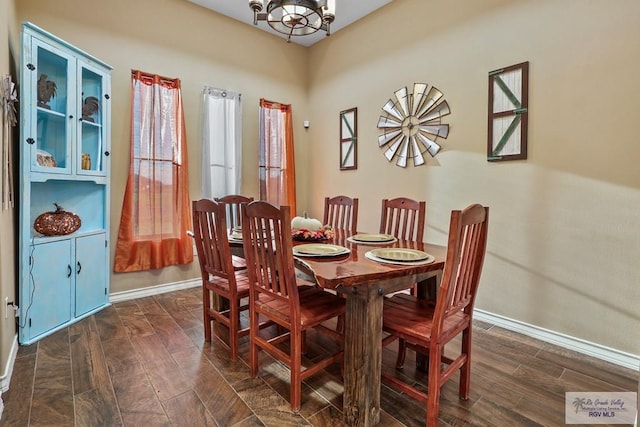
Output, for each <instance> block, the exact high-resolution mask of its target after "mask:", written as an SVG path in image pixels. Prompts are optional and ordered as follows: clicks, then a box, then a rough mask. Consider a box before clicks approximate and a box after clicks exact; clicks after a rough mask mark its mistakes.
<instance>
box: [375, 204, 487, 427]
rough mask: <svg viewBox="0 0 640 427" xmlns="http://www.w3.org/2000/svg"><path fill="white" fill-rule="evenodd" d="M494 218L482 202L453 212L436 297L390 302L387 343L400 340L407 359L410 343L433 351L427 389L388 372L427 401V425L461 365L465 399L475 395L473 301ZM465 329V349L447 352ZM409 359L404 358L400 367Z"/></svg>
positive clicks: (390, 380)
mask: <svg viewBox="0 0 640 427" xmlns="http://www.w3.org/2000/svg"><path fill="white" fill-rule="evenodd" d="M488 220H489V208H488V207H484V206H481V205H478V204H474V205H470V206H468V207H467V208H465V209H464V210H462V211H459V210H456V211H452V212H451V220H450V224H449V239H448V244H447V255H446V258H445V264H444V270H443V273H442V281H441V283H440V287H439V289H438V295H437V298H436V301H435V302H433V301H427V300H420V299H418V298H416V297H414V296H412V295H407V294H396V295H394V296H393V297H391V298H388V299H385V301H384V309H383V325H382V329H383V331H384V332H386V333H388V334H389V335H388V336H386V337H385V338H384V339H383V341H382V344H383V346H386V345H389V344H390V343H391V342H393V341H395V340H396V339H398V340H399V345H398V358H399V359H404V355H405V347H409V348H411V349H413V350H415V351H417V352H419V353H421V354H424V355H427V356H428V358H429V370H428V374H427V375H428V379H427V391H426V392H424V391H422V390H420V389H418V388H416V387H415V386H413V385H411V384H408V383H405V382H404V381H402V379H401V378H400V377H399V376H392V375H389V374H385V373H383V374H382V380H383V382H385V383H387V384H389V385H391V386H393V387H394V388H396V389H398V390H399V391H401V392H403V393H405V394H407V395H408V396H411V397H413V398H414V399H416V400H419V401H421V402H423V403H426V406H427V427H435V426H437V424H438V412H439V402H440V388H441V387H442V386H443V385H444V383H445V382H446V381H447V380H448V379H449V378H450V377H451V376H452V375H453V374H455V372H456V371H457V370H460V385H459V390H458V394H459V396H460V398H461V399H463V400H467V399H468V398H469V387H470V377H471V349H472V348H471V347H472V340H471V333H472V321H473V306H474V303H475V298H476V293H477V291H478V282H479V280H480V273H481V271H482V266H483V263H484V256H485V251H486V246H487V226H488ZM460 334H461V335H462V341H461V347H460V351H456V352H455V358H450V357H448V356H445V354H444V346H445V344H447V343H449V342H450V341H452V340H453V339H454V338H456V337H457V336H459V335H460ZM403 362H404V360H398V361H397V365H398V367H400V368H401V366H402V363H403ZM443 364H444V369H443Z"/></svg>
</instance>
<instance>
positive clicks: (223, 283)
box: [207, 269, 250, 298]
mask: <svg viewBox="0 0 640 427" xmlns="http://www.w3.org/2000/svg"><path fill="white" fill-rule="evenodd" d="M234 275H235V277H236V289H237V292H238V297H239V298H245V297H248V296H249V287H250V286H249V276H247V270H246V269H245V270H238V271H234ZM207 286H208V287H210V288H216V289H217V290H219V291H222V292H227V293H228V292H229V281H228V280H227V279H225V278H223V277H218V276H211V275H210V276H209V281H208V282H207Z"/></svg>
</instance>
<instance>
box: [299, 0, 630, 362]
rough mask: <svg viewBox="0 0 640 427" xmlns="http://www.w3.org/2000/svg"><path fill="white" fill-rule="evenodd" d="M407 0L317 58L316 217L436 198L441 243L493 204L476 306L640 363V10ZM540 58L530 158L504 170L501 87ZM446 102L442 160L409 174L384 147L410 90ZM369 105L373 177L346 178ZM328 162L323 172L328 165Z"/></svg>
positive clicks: (430, 230)
mask: <svg viewBox="0 0 640 427" xmlns="http://www.w3.org/2000/svg"><path fill="white" fill-rule="evenodd" d="M450 3H451V2H449V1H445V0H403V1H394V2H392V3H391V4H389V5H388V6H385V7H384V8H383V9H382V10H381V11H380V13H376V14H374V16H372V17H371V18H370V19H364V20H362V21H360V22H358V23H356V24H355V25H353V26H351V27H349V28H347V29H346V30H344V31H339V32H337V33H336V34H334V35H333V36H332V37H331V43H324V42H323V43H320V44H318V45H317V46H314V48H313V49H312V50H311V58H310V70H312V77H311V80H310V93H309V98H310V99H311V100H312V102H310V109H311V116H310V117H311V120H312V123H314V126H312V128H311V133H310V136H311V140H310V142H309V144H310V147H311V152H310V157H309V159H313V161H312V162H310V163H309V180H310V183H311V185H309V187H308V189H307V191H308V192H309V198H308V200H310V201H313V203H312V205H311V206H309V207H308V209H309V211H311V212H314V213H316V214H317V213H318V212H321V210H322V206H321V199H322V197H323V196H324V195H328V194H330V195H335V194H338V193H344V194H347V195H352V196H359V197H360V206H361V207H360V216H359V224H360V228H362V229H363V230H370V231H371V230H376V227H377V224H378V220H379V215H380V212H379V209H380V208H379V204H380V199H382V198H384V197H393V196H397V195H406V196H408V197H413V198H418V199H423V200H426V201H427V232H426V236H427V238H428V240H434V241H439V242H443V243H444V242H445V239H446V233H447V230H448V226H449V222H448V221H449V213H450V211H451V210H452V209H459V208H463V207H464V206H466V205H468V204H469V203H473V202H479V203H483V204H486V205H488V206H490V208H491V214H490V217H491V220H490V225H489V240H488V254H487V258H486V262H485V268H484V272H483V277H482V281H481V287H480V291H479V297H478V302H477V308H480V309H482V310H486V311H489V312H491V313H495V314H498V315H502V316H506V317H508V318H511V319H515V320H519V321H522V322H526V323H529V324H533V325H536V326H539V327H542V328H546V329H549V330H553V331H556V332H560V333H563V334H567V335H569V336H573V337H577V338H580V339H584V340H587V341H590V342H593V343H598V344H601V345H603V346H607V347H611V348H614V349H618V350H621V351H624V352H628V353H631V354H634V355H640V332H639V331H640V327H639V326H640V310H639V307H640V261H639V260H640V227H639V226H638V224H639V219H640V214H639V212H640V167H638V159H639V158H640V144H639V143H638V141H639V139H638V136H637V135H638V132H637V129H636V126H635V123H637V121H638V117H640V97H639V96H638V94H637V92H638V90H637V87H638V79H639V76H640V26H638V25H637V23H638V22H640V2H637V1H635V0H623V1H619V2H616V7H611V4H609V3H607V2H602V1H591V2H584V1H581V0H575V1H562V2H558V1H555V0H547V1H541V0H529V1H524V0H520V1H510V0H509V1H508V0H500V1H499V0H494V1H488V0H483V1H474V2H470V1H469V2H464V8H461V7H457V8H454V7H451V4H450ZM523 61H529V65H530V73H529V81H530V85H529V91H530V92H529V95H530V97H529V101H530V102H529V134H528V136H529V156H528V160H526V161H513V162H502V163H489V162H487V161H486V144H487V90H488V89H487V74H488V72H489V71H491V70H495V69H498V68H501V67H505V66H509V65H512V64H517V63H520V62H523ZM414 82H425V83H429V84H430V85H435V86H436V87H437V88H438V89H440V90H441V91H442V92H443V93H444V95H445V98H446V99H447V101H448V102H449V105H450V106H451V111H452V114H451V115H450V116H448V117H446V118H445V120H444V121H445V122H446V123H449V124H450V126H451V129H450V134H449V137H448V138H447V139H444V140H441V141H442V145H443V150H442V151H441V152H440V154H438V155H437V157H436V158H429V159H428V162H427V165H426V166H421V167H418V168H414V167H408V168H407V169H402V168H400V167H397V166H395V163H389V162H388V161H387V160H386V158H385V157H384V156H383V152H382V150H381V149H379V148H378V146H377V135H378V132H377V128H376V124H377V120H378V117H379V116H380V115H381V114H382V110H381V107H382V105H383V104H384V103H385V102H386V101H387V100H388V99H389V98H390V97H391V96H392V95H393V92H394V91H395V90H397V89H398V88H400V87H402V86H405V85H409V88H411V85H413V83H414ZM350 107H358V123H359V133H358V142H359V145H358V149H359V151H358V169H357V170H356V171H350V172H340V171H339V170H338V142H337V141H338V127H337V121H338V113H339V111H341V110H344V109H346V108H350ZM319 159H322V161H319Z"/></svg>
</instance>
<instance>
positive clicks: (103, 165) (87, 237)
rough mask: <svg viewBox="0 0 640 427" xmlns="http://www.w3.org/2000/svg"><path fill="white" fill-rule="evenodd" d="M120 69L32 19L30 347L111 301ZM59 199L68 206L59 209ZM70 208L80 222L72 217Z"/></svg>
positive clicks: (26, 312) (25, 101)
mask: <svg viewBox="0 0 640 427" xmlns="http://www.w3.org/2000/svg"><path fill="white" fill-rule="evenodd" d="M110 73H111V67H110V66H109V65H107V64H105V63H104V62H102V61H100V60H99V59H97V58H95V57H93V56H91V55H89V54H87V53H85V52H83V51H81V50H79V49H77V48H76V47H74V46H73V45H71V44H69V43H67V42H65V41H64V40H61V39H59V38H57V37H56V36H54V35H52V34H50V33H48V32H46V31H44V30H42V29H41V28H38V27H37V26H35V25H33V24H31V23H24V24H23V27H22V58H21V72H20V83H21V84H20V92H21V96H20V100H21V109H20V115H21V117H20V146H19V149H20V168H21V173H20V209H19V212H20V217H19V235H20V239H19V252H20V253H19V301H18V304H19V307H20V311H19V326H20V327H19V341H20V343H21V344H30V343H32V342H35V341H37V340H38V339H40V338H42V337H44V336H46V335H48V334H50V333H52V332H54V331H56V330H58V329H60V328H62V327H65V326H66V325H68V324H70V323H71V322H74V321H75V320H78V319H80V318H82V317H84V316H88V315H90V314H91V313H94V312H95V311H97V310H99V309H101V308H103V307H105V306H106V305H107V304H108V301H109V299H108V298H109V268H108V266H109V253H110V251H109V201H110V196H109V194H110V179H109V174H110V157H109V155H110V151H109V150H110V140H111V135H110V120H111V117H110V115H111V101H110V91H111V77H110ZM56 206H61V207H62V209H63V210H64V211H66V212H65V213H62V212H57V213H55V214H54V213H53V211H55V210H56V208H55V207H56ZM70 213H73V214H75V215H77V217H79V218H80V221H79V222H78V221H76V220H74V221H70V220H69V218H70V216H69V214H70ZM43 215H44V216H43ZM38 218H40V219H38ZM43 218H44V219H43ZM37 219H38V221H37V222H38V224H37V225H38V226H36V220H37ZM45 219H46V220H45ZM78 223H79V227H78ZM43 224H44V225H43ZM70 224H71V225H70Z"/></svg>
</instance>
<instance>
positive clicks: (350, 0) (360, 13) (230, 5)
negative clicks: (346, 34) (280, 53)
mask: <svg viewBox="0 0 640 427" xmlns="http://www.w3.org/2000/svg"><path fill="white" fill-rule="evenodd" d="M189 1H190V2H191V3H195V4H198V5H200V6H203V7H206V8H207V9H211V10H213V11H215V12H218V13H220V14H222V15H226V16H228V17H230V18H233V19H236V20H238V21H240V22H244V23H245V24H248V25H251V26H253V11H252V10H251V8H250V7H249V1H248V0H189ZM391 1H393V0H336V20H335V21H334V22H333V23H332V24H331V33H332V34H333V33H335V32H337V31H338V30H340V29H341V28H344V27H346V26H347V25H349V24H352V23H354V22H355V21H357V20H358V19H360V18H362V17H364V16H366V15H368V14H370V13H371V12H373V11H374V10H376V9H378V8H380V7H382V6H384V5H385V4H387V3H390V2H391ZM265 5H266V3H265ZM258 28H260V29H261V30H263V31H267V32H268V33H270V34H273V35H276V36H279V37H282V38H283V39H286V38H287V36H286V35H284V34H280V33H278V32H277V31H275V30H273V29H272V28H271V27H270V26H269V24H267V23H266V22H264V21H261V22H258ZM324 37H326V33H325V32H324V31H318V32H316V33H314V34H311V35H308V36H298V37H292V38H291V42H292V43H298V44H301V45H303V46H311V45H312V44H314V43H316V42H318V41H320V40H322V39H323V38H324Z"/></svg>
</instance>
